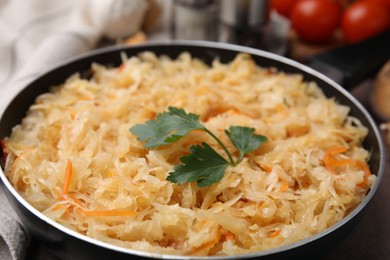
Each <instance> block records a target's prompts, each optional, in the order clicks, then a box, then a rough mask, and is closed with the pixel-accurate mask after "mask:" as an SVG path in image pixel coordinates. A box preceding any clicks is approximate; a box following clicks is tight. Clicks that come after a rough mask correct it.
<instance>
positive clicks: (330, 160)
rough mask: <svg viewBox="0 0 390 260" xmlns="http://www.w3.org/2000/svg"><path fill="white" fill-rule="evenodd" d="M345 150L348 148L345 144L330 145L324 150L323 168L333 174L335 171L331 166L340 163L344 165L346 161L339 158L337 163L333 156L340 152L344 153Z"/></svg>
mask: <svg viewBox="0 0 390 260" xmlns="http://www.w3.org/2000/svg"><path fill="white" fill-rule="evenodd" d="M347 150H348V148H347V147H345V146H336V147H332V148H329V149H327V150H326V151H325V156H324V159H323V160H324V164H325V168H326V169H327V170H328V171H329V172H331V173H333V174H335V173H336V171H335V170H334V169H333V167H338V166H342V165H345V164H347V163H346V161H343V160H340V163H338V161H339V160H336V159H334V156H335V155H337V154H340V153H344V152H346V151H347ZM341 161H342V162H341ZM348 163H350V162H348ZM339 164H342V165H339Z"/></svg>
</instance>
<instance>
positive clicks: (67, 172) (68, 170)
mask: <svg viewBox="0 0 390 260" xmlns="http://www.w3.org/2000/svg"><path fill="white" fill-rule="evenodd" d="M71 179H72V161H71V160H69V159H68V162H67V163H66V168H65V178H64V186H63V188H62V193H63V194H68V192H69V187H70V181H71Z"/></svg>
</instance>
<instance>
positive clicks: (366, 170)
mask: <svg viewBox="0 0 390 260" xmlns="http://www.w3.org/2000/svg"><path fill="white" fill-rule="evenodd" d="M355 164H356V166H357V167H359V169H360V170H362V171H363V172H364V180H363V182H361V183H359V184H358V186H359V187H364V186H365V185H367V183H368V177H370V175H371V171H370V168H368V166H367V164H366V163H364V162H362V161H359V160H356V161H355Z"/></svg>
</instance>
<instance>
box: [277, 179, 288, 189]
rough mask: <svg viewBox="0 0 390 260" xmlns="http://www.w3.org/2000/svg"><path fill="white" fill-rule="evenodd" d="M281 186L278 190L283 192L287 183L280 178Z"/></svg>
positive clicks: (286, 187)
mask: <svg viewBox="0 0 390 260" xmlns="http://www.w3.org/2000/svg"><path fill="white" fill-rule="evenodd" d="M282 182H283V183H282V186H280V189H279V192H285V191H286V190H287V189H288V187H289V186H288V183H287V182H286V181H285V180H283V179H282Z"/></svg>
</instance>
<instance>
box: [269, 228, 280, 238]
mask: <svg viewBox="0 0 390 260" xmlns="http://www.w3.org/2000/svg"><path fill="white" fill-rule="evenodd" d="M280 231H281V230H280V229H279V230H275V231H274V232H271V233H269V234H268V236H267V237H269V238H272V237H276V236H277V235H279V234H280Z"/></svg>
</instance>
